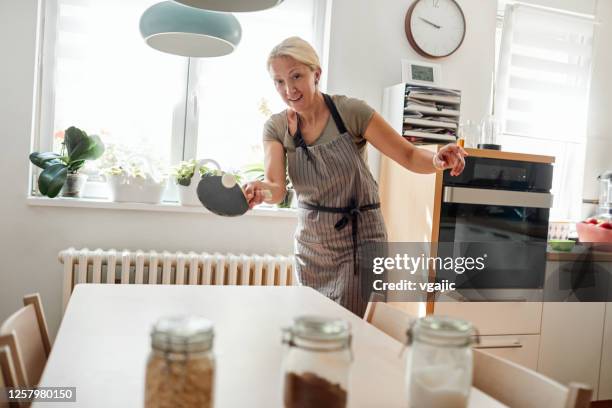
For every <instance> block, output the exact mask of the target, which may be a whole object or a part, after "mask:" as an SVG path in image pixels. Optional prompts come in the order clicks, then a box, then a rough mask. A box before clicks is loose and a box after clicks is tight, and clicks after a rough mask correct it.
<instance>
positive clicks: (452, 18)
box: [405, 0, 465, 58]
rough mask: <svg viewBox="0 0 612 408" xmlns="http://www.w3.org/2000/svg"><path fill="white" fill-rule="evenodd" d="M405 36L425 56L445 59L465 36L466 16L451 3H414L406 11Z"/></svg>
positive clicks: (434, 0)
mask: <svg viewBox="0 0 612 408" xmlns="http://www.w3.org/2000/svg"><path fill="white" fill-rule="evenodd" d="M405 29H406V37H407V38H408V41H409V42H410V44H411V45H412V47H413V48H414V49H415V50H416V51H417V52H418V53H419V54H421V55H423V56H426V57H434V58H438V57H446V56H448V55H450V54H452V53H453V52H455V51H456V50H457V49H458V48H459V46H460V45H461V43H462V42H463V37H464V36H465V17H464V16H463V11H461V7H459V5H458V4H457V3H456V2H455V1H454V0H416V1H415V2H414V3H413V4H412V6H410V8H409V9H408V13H407V14H406V21H405Z"/></svg>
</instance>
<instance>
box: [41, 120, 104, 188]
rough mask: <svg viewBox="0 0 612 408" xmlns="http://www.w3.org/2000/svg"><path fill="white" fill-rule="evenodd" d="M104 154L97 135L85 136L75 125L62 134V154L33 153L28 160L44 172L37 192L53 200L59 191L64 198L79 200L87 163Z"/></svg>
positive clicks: (85, 178)
mask: <svg viewBox="0 0 612 408" xmlns="http://www.w3.org/2000/svg"><path fill="white" fill-rule="evenodd" d="M102 153H104V144H103V143H102V140H100V137H99V136H97V135H87V133H85V131H83V130H81V129H79V128H76V127H74V126H71V127H69V128H68V129H66V131H65V132H64V141H63V142H62V149H61V153H59V154H58V153H55V152H44V153H39V152H34V153H31V154H30V161H31V162H32V163H33V164H34V165H35V166H37V167H40V168H41V169H43V171H42V172H41V173H40V175H39V176H38V190H39V191H40V193H41V194H42V195H45V196H47V197H50V198H53V197H56V196H57V195H58V194H59V193H60V191H62V195H63V196H64V197H80V195H81V189H82V187H83V185H84V184H85V181H87V175H85V174H79V170H80V169H81V167H83V165H84V164H85V161H86V160H96V159H98V158H99V157H100V156H102Z"/></svg>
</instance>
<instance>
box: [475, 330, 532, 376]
mask: <svg viewBox="0 0 612 408" xmlns="http://www.w3.org/2000/svg"><path fill="white" fill-rule="evenodd" d="M539 343H540V336H537V335H530V336H521V335H518V336H480V344H477V345H474V348H475V349H479V350H480V351H484V352H486V353H490V354H493V355H495V356H497V357H501V358H505V359H506V360H510V361H513V362H515V363H517V364H520V365H522V366H524V367H527V368H530V369H532V370H536V369H537V366H538V350H539Z"/></svg>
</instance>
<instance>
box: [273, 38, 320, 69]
mask: <svg viewBox="0 0 612 408" xmlns="http://www.w3.org/2000/svg"><path fill="white" fill-rule="evenodd" d="M278 57H291V58H293V59H294V60H296V61H298V62H301V63H302V64H305V65H307V66H308V68H310V69H311V70H312V71H316V70H320V69H321V63H320V62H319V56H318V55H317V52H316V51H315V49H314V48H313V47H312V45H310V44H308V42H307V41H305V40H303V39H301V38H300V37H289V38H286V39H285V40H283V41H282V42H281V43H280V44H278V45H277V46H276V47H274V48H272V51H270V55H269V56H268V65H267V67H268V71H269V70H270V64H271V62H272V60H273V59H274V58H278Z"/></svg>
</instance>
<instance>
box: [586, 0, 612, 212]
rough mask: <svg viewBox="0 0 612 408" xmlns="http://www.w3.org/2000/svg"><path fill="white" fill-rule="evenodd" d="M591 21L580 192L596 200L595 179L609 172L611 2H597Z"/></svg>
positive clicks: (611, 162)
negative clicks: (584, 141)
mask: <svg viewBox="0 0 612 408" xmlns="http://www.w3.org/2000/svg"><path fill="white" fill-rule="evenodd" d="M595 21H596V22H597V24H596V25H595V38H594V43H593V74H592V77H591V93H590V100H589V115H588V128H587V146H586V161H585V163H586V166H585V169H584V188H583V197H584V198H587V199H597V198H598V196H597V195H598V189H597V181H596V178H597V176H598V175H600V174H601V173H603V172H604V171H605V170H612V115H611V114H610V107H612V77H611V76H610V73H612V52H611V51H610V50H611V48H610V47H611V45H612V1H610V0H598V1H597V4H596V12H595ZM589 211H594V206H591V207H589V206H585V212H587V213H588V212H589ZM586 215H588V214H585V216H586Z"/></svg>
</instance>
